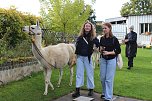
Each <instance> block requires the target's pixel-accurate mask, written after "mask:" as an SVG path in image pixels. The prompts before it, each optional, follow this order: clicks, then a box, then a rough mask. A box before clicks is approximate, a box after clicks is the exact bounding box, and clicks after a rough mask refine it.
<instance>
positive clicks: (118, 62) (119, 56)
mask: <svg viewBox="0 0 152 101" xmlns="http://www.w3.org/2000/svg"><path fill="white" fill-rule="evenodd" d="M117 67H118V68H119V69H122V67H123V61H122V56H121V54H118V56H117Z"/></svg>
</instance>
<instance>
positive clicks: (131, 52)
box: [124, 26, 137, 70]
mask: <svg viewBox="0 0 152 101" xmlns="http://www.w3.org/2000/svg"><path fill="white" fill-rule="evenodd" d="M129 30H130V32H129V33H128V34H126V36H125V40H124V42H125V44H126V50H125V53H126V57H128V68H127V69H129V70H130V69H131V67H133V59H134V57H136V54H137V33H136V32H134V31H133V30H134V26H130V27H129Z"/></svg>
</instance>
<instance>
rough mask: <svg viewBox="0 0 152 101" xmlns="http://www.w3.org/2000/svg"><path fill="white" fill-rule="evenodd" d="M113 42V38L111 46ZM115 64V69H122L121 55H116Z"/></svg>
mask: <svg viewBox="0 0 152 101" xmlns="http://www.w3.org/2000/svg"><path fill="white" fill-rule="evenodd" d="M114 40H115V38H113V44H114ZM116 62H117V67H118V68H119V69H122V67H123V60H122V56H121V54H118V55H117V57H116Z"/></svg>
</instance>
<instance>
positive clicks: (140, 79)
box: [0, 45, 152, 101]
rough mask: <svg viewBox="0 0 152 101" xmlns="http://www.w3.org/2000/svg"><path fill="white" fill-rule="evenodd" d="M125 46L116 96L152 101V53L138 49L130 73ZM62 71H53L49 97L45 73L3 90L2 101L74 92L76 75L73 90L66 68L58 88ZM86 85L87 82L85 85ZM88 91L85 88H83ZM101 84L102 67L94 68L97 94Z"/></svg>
mask: <svg viewBox="0 0 152 101" xmlns="http://www.w3.org/2000/svg"><path fill="white" fill-rule="evenodd" d="M124 48H125V47H124V46H123V45H122V57H123V61H124V67H123V68H122V69H121V70H120V69H118V68H117V71H116V76H115V81H114V94H115V95H120V96H126V97H132V98H137V99H143V100H151V101H152V63H151V61H152V50H150V49H141V48H139V49H138V53H137V57H136V58H135V59H134V67H133V69H132V70H127V69H126V68H127V58H126V57H125V56H124V53H125V51H124ZM58 74H59V70H56V69H55V70H53V72H52V77H51V81H52V83H53V85H54V87H55V90H54V91H52V90H51V88H50V87H49V89H48V95H47V96H44V95H43V92H44V77H43V72H39V73H33V74H32V75H31V76H28V77H26V78H24V79H22V80H19V81H14V82H11V83H9V84H7V85H3V86H0V101H51V100H53V99H56V98H58V97H61V96H63V95H66V94H68V93H71V92H72V91H74V90H75V72H74V81H73V86H72V87H70V86H68V84H69V79H70V78H69V77H70V76H69V75H70V73H69V69H68V68H65V69H64V73H63V79H62V82H61V87H60V88H58V87H57V81H58ZM85 85H86V81H85ZM83 88H84V89H85V88H86V87H85V86H84V87H83ZM101 89H102V88H101V82H100V76H99V67H96V68H95V91H96V92H99V93H101Z"/></svg>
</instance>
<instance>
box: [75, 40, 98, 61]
mask: <svg viewBox="0 0 152 101" xmlns="http://www.w3.org/2000/svg"><path fill="white" fill-rule="evenodd" d="M85 39H86V40H87V42H88V44H87V43H86V42H85V40H84V39H83V37H78V38H77V41H76V51H75V54H77V55H81V56H88V59H89V61H90V58H91V55H92V53H93V45H94V44H95V45H96V47H99V40H98V39H97V38H94V39H93V40H89V39H87V38H86V37H85Z"/></svg>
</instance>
